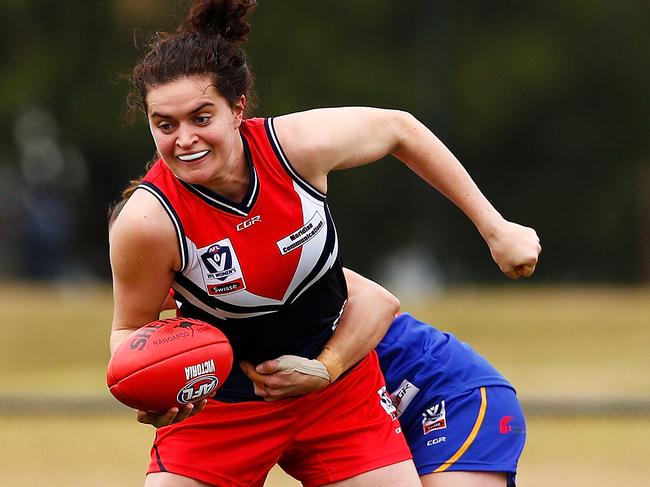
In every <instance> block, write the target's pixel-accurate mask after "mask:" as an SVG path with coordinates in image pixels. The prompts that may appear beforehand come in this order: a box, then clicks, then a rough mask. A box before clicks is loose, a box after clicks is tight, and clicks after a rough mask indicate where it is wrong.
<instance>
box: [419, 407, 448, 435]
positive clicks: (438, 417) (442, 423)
mask: <svg viewBox="0 0 650 487" xmlns="http://www.w3.org/2000/svg"><path fill="white" fill-rule="evenodd" d="M446 427H447V416H446V414H445V401H440V402H439V403H438V404H434V405H433V406H431V407H430V408H429V409H427V410H426V411H425V412H424V413H422V430H423V432H424V433H423V434H425V435H426V434H429V433H431V432H432V431H436V430H442V429H445V428H446Z"/></svg>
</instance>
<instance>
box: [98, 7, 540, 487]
mask: <svg viewBox="0 0 650 487" xmlns="http://www.w3.org/2000/svg"><path fill="white" fill-rule="evenodd" d="M253 5H254V2H252V1H234V0H231V1H226V0H221V1H219V0H213V1H197V2H194V4H193V7H192V8H191V9H190V13H189V15H188V18H187V20H186V22H185V23H184V24H183V25H182V26H181V27H180V28H179V29H178V30H177V31H176V32H174V33H170V34H159V35H158V37H157V38H156V39H154V42H153V43H152V45H151V46H150V50H149V52H148V53H147V54H146V56H145V57H144V59H143V61H142V63H141V64H139V65H138V66H136V68H135V69H134V72H133V83H134V86H135V90H134V98H133V99H135V100H136V102H137V105H139V106H140V107H141V108H142V109H143V110H144V112H145V114H146V116H147V120H148V122H149V125H150V128H151V132H152V135H153V139H154V142H155V145H156V148H157V150H158V153H159V155H160V159H159V160H158V161H157V162H156V163H155V164H154V165H153V167H152V168H151V169H150V170H149V172H148V173H147V174H146V176H145V178H144V180H143V182H142V184H141V185H140V187H139V189H138V190H137V191H135V192H134V194H133V195H132V196H131V198H130V199H129V201H128V202H127V203H126V204H125V206H124V208H123V210H122V212H121V214H120V215H119V217H118V218H117V220H116V221H115V223H114V225H113V228H112V230H111V235H110V244H111V265H112V269H113V282H114V300H115V307H114V317H113V328H112V333H111V349H112V350H114V349H115V347H117V345H119V343H120V342H121V341H122V340H123V339H124V338H125V337H126V336H127V335H128V334H129V333H131V332H132V331H133V330H134V329H135V328H137V327H139V326H142V325H144V324H145V323H148V322H150V321H152V320H154V319H156V318H157V317H158V312H159V310H160V306H161V304H162V303H163V301H164V300H165V298H166V296H167V294H168V291H169V288H170V286H171V287H173V289H174V290H175V298H176V300H177V301H178V302H179V303H180V312H181V313H182V314H183V315H185V316H192V317H195V318H199V319H203V320H206V321H209V322H211V323H213V324H215V325H216V326H218V327H219V328H220V329H222V330H223V331H224V332H225V333H226V334H227V335H228V337H229V339H230V340H231V343H232V345H233V348H234V350H235V354H236V359H237V360H246V361H248V362H251V363H254V364H255V363H261V362H263V361H265V360H268V359H272V358H275V357H278V356H280V355H296V356H300V357H305V358H308V359H312V361H311V362H310V365H311V366H313V367H315V368H317V369H320V372H322V373H323V375H326V377H327V378H328V380H329V381H330V382H331V385H329V386H328V387H327V388H325V389H323V390H322V391H320V392H318V393H316V394H309V395H306V396H302V397H299V398H296V399H290V400H287V401H278V402H263V401H260V400H259V397H258V396H256V395H255V394H254V389H253V384H252V382H251V381H250V380H249V379H248V378H247V377H246V376H245V375H244V374H243V372H241V371H239V370H234V371H233V373H232V374H231V377H230V378H229V379H228V381H227V382H226V384H225V385H224V386H223V388H222V389H221V390H220V391H219V393H218V395H217V397H216V400H211V401H208V404H207V405H205V403H202V404H200V405H199V407H198V408H197V409H202V411H201V414H194V415H192V406H187V407H186V408H184V409H183V410H181V411H178V410H175V409H173V410H171V411H169V412H167V413H164V414H160V415H156V414H145V413H144V412H143V413H141V414H140V418H141V420H142V421H144V422H149V423H151V424H154V425H156V426H160V428H159V429H158V430H157V435H156V440H155V442H154V447H153V450H152V462H151V465H150V468H149V475H148V477H147V480H146V485H148V486H162V485H165V486H166V485H170V486H186V485H187V486H198V485H206V484H207V485H261V484H262V483H263V481H264V478H265V476H266V473H267V472H268V470H269V469H270V468H271V466H272V465H273V464H275V463H276V462H278V461H280V460H281V461H282V464H283V466H285V467H287V468H288V469H290V470H291V473H292V475H294V476H296V477H297V478H299V479H300V480H301V481H302V482H303V483H304V484H305V485H326V484H333V483H336V484H337V485H351V486H353V485H373V486H381V485H391V486H395V485H417V482H418V480H417V473H416V471H415V469H414V467H413V464H412V462H411V461H410V460H409V458H410V455H409V452H408V448H407V446H406V444H405V442H404V438H403V436H402V434H401V431H400V430H399V428H398V427H397V423H395V422H394V418H393V416H392V415H391V414H390V412H389V411H388V409H389V408H388V406H387V403H386V397H385V385H384V382H383V377H382V376H381V373H380V371H379V367H378V363H377V357H376V354H375V353H374V352H372V353H371V354H369V355H368V356H366V357H365V358H364V359H363V360H361V361H360V362H359V363H358V364H357V365H355V366H354V367H352V368H351V369H350V370H349V371H348V372H347V373H346V374H345V375H343V376H341V377H338V376H339V375H340V373H341V371H342V369H344V368H345V364H342V363H341V359H340V357H339V356H338V355H337V354H336V353H333V352H332V350H331V349H328V348H323V346H324V344H325V343H326V342H327V340H328V339H329V338H330V336H331V335H332V332H333V330H334V328H336V325H337V323H338V320H339V317H340V315H341V313H342V311H343V306H344V305H345V302H346V297H347V290H346V286H345V279H344V277H343V272H342V269H341V263H340V261H339V258H338V244H337V237H336V231H335V228H334V225H333V222H332V219H331V216H330V213H329V210H328V208H327V204H326V197H325V193H326V190H327V175H328V173H329V172H330V171H332V170H335V169H345V168H349V167H354V166H359V165H363V164H368V163H370V162H373V161H376V160H378V159H380V158H382V157H383V156H385V155H388V154H393V155H394V156H396V157H397V158H398V159H400V160H402V161H403V162H404V163H405V164H407V165H408V166H409V167H411V168H412V169H413V170H414V171H415V172H416V173H418V174H419V175H420V176H421V177H422V178H423V179H425V180H426V181H428V182H429V183H430V184H431V185H432V186H434V187H436V188H437V189H438V190H440V191H441V192H443V193H444V194H445V195H446V196H447V197H449V198H450V199H451V200H452V201H453V202H454V203H455V204H456V205H458V206H459V207H460V208H461V209H462V210H463V211H464V212H465V213H466V214H467V215H468V217H469V218H470V219H471V220H472V221H473V223H474V224H475V225H476V226H477V228H478V230H479V231H480V233H481V234H482V235H483V237H484V238H485V240H486V242H487V244H488V246H489V247H490V250H491V252H492V256H493V258H494V259H495V261H496V262H497V264H498V265H499V267H500V268H501V270H502V271H503V272H505V273H506V274H507V275H508V276H510V277H513V278H516V277H519V276H528V275H530V274H532V272H533V271H534V268H535V264H536V261H537V255H538V253H539V242H538V239H537V236H536V234H535V232H534V231H533V230H532V229H529V228H525V227H522V226H519V225H516V224H514V223H510V222H508V221H506V220H504V219H503V218H502V217H501V216H500V215H499V214H498V212H497V211H496V210H495V209H494V208H493V207H492V206H491V205H490V203H489V202H488V201H487V200H486V199H485V197H483V195H482V194H481V193H480V191H479V190H478V188H477V187H476V186H475V184H474V183H473V182H472V180H471V178H470V177H469V175H468V174H467V173H466V172H465V170H464V169H463V168H462V166H461V165H460V163H459V162H458V161H457V160H456V159H455V158H454V156H453V155H452V154H451V153H450V152H449V151H448V150H447V149H446V148H445V147H444V145H443V144H442V143H441V142H440V141H439V140H438V139H437V138H436V137H435V136H434V135H433V134H432V133H431V132H430V131H429V130H428V129H427V128H426V127H424V126H423V125H422V124H421V123H419V122H418V121H417V120H415V119H414V118H413V117H412V116H410V115H409V114H406V113H404V112H399V111H393V110H380V109H372V108H339V109H321V110H313V111H309V112H303V113H295V114H291V115H284V116H281V117H277V118H270V119H265V120H263V119H246V118H245V116H244V114H245V108H246V102H247V98H248V96H249V94H250V89H251V85H252V75H251V73H250V71H249V68H248V65H247V63H246V58H245V54H244V51H243V49H242V48H241V43H242V42H243V40H245V36H246V34H247V32H248V25H247V23H246V22H245V16H246V14H247V13H248V12H249V11H250V9H251V8H252V6H253ZM314 359H315V360H314ZM381 391H383V392H384V395H382V393H381ZM190 415H192V417H191V418H189V416H190Z"/></svg>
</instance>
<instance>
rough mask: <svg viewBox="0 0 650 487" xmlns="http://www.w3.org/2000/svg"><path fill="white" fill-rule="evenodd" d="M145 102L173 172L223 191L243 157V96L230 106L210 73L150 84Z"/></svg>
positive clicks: (155, 136) (161, 150)
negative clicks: (241, 133) (240, 127)
mask: <svg viewBox="0 0 650 487" xmlns="http://www.w3.org/2000/svg"><path fill="white" fill-rule="evenodd" d="M146 101H147V118H148V119H149V127H150V129H151V134H152V135H153V139H154V142H155V143H156V148H157V149H158V152H159V154H160V155H161V157H162V158H163V160H164V161H165V163H166V164H167V166H169V168H170V169H171V170H172V172H173V173H174V174H175V175H176V176H177V177H178V178H179V179H182V180H183V181H185V182H188V183H191V184H200V185H202V186H206V187H209V188H211V189H214V190H216V191H220V190H223V189H224V187H223V183H224V181H228V180H229V179H228V176H229V175H230V174H231V173H233V172H234V171H235V169H236V168H237V165H238V164H240V163H241V162H242V161H243V160H244V157H243V146H242V143H241V138H240V135H239V126H240V125H241V121H242V117H243V113H244V104H245V98H244V96H242V97H241V98H240V100H239V101H238V102H237V103H236V104H235V106H234V107H232V106H230V104H229V103H228V101H227V100H226V99H225V98H224V97H223V96H221V95H220V94H219V92H218V91H217V89H216V87H215V86H214V85H213V84H212V81H211V80H210V78H209V77H208V76H190V77H184V78H180V79H178V80H175V81H170V82H168V83H164V84H161V85H157V86H154V87H152V88H151V89H150V90H149V92H148V93H147V100H146Z"/></svg>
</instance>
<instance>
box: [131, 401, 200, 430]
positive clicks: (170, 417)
mask: <svg viewBox="0 0 650 487" xmlns="http://www.w3.org/2000/svg"><path fill="white" fill-rule="evenodd" d="M207 403H208V400H207V399H203V400H202V401H200V402H198V403H196V404H192V403H189V404H186V405H185V406H183V407H182V408H177V407H173V408H171V409H170V410H169V411H167V412H166V413H150V412H147V411H138V414H137V419H138V423H142V424H150V425H152V426H155V427H156V428H161V427H163V426H169V425H170V424H175V423H180V422H181V421H183V420H185V419H187V418H189V417H190V416H194V415H195V414H197V413H200V412H201V411H203V409H204V408H205V405H206V404H207Z"/></svg>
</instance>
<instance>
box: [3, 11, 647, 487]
mask: <svg viewBox="0 0 650 487" xmlns="http://www.w3.org/2000/svg"><path fill="white" fill-rule="evenodd" d="M185 5H186V2H177V1H171V0H137V1H135V0H94V1H92V2H76V1H72V0H54V1H44V0H4V1H3V2H0V86H1V87H2V89H0V283H1V284H0V303H1V304H2V305H3V309H4V310H5V319H4V322H3V326H0V386H1V387H2V392H0V439H2V441H0V485H3V486H4V485H8V486H13V485H21V486H32V485H34V486H36V485H39V486H40V485H52V486H57V485H61V486H64V485H65V486H70V485H73V486H86V485H88V486H90V485H92V486H100V485H115V484H118V483H119V484H121V485H125V486H126V485H141V484H142V475H143V472H144V468H145V465H146V462H147V450H148V447H149V443H150V440H151V435H152V430H151V429H147V428H146V427H144V426H141V425H139V424H137V423H136V422H135V421H134V420H133V417H132V415H131V414H130V413H129V412H128V410H126V409H125V408H123V407H121V406H120V405H118V404H117V403H116V402H115V401H114V400H112V399H111V398H110V397H109V395H108V393H107V391H106V390H105V385H104V376H103V374H104V367H105V364H106V360H107V358H108V345H107V342H108V333H109V324H110V319H111V296H110V283H109V279H110V269H109V264H108V258H107V254H108V248H107V242H106V240H107V239H106V217H105V215H106V210H107V208H108V206H109V205H110V203H111V202H112V201H114V200H115V199H117V198H118V197H119V193H120V190H121V189H122V187H123V186H125V184H126V183H127V181H128V180H129V179H131V178H134V177H137V176H139V175H140V174H141V173H142V172H143V169H144V164H145V162H146V161H147V160H149V159H150V158H151V156H152V154H153V150H154V147H153V143H152V142H151V140H150V139H151V138H150V135H149V133H148V130H147V127H146V124H145V123H144V122H143V120H139V121H137V122H136V123H135V124H133V125H129V124H128V123H127V122H126V121H125V117H124V113H125V97H126V93H127V91H128V84H127V83H126V82H125V81H124V80H123V77H124V75H126V74H128V73H129V71H130V69H131V68H132V67H133V65H134V64H135V63H136V62H137V60H138V59H139V56H140V55H141V54H142V49H143V46H145V45H146V40H147V38H148V37H149V35H151V34H152V33H153V32H155V31H156V30H164V29H170V28H173V27H174V26H175V25H176V21H177V20H178V18H179V14H180V12H182V11H183V10H184V6H185ZM251 22H252V27H253V29H252V33H251V36H250V42H249V43H248V44H247V50H248V54H249V59H250V62H251V64H252V66H253V69H254V71H255V73H256V75H257V80H256V90H257V93H258V108H257V110H256V111H255V114H256V115H259V116H267V115H274V114H281V113H286V112H291V111H297V110H304V109H308V108H313V107H320V106H340V105H370V106H380V107H390V108H399V109H404V110H407V111H410V112H411V113H413V114H414V115H415V116H417V117H418V118H419V119H420V120H422V121H423V122H425V123H426V124H427V125H428V126H429V127H430V128H431V129H432V130H433V131H434V132H435V133H436V134H437V135H438V136H439V137H440V138H441V139H442V140H443V141H444V142H445V143H446V144H447V145H448V146H449V147H450V148H451V149H452V151H453V152H454V153H455V154H456V155H457V156H458V158H459V159H460V160H461V161H462V162H463V164H464V165H465V167H467V169H468V170H469V172H470V174H472V176H473V177H474V179H475V180H476V181H477V183H478V184H479V186H480V187H481V188H482V189H483V191H484V193H485V194H486V195H487V197H488V198H489V199H490V200H491V201H492V202H493V203H494V204H495V206H496V207H497V208H498V209H499V210H500V211H501V212H502V214H503V215H504V216H505V217H507V218H508V219H511V220H514V221H517V222H519V223H522V224H526V225H529V226H533V227H534V228H535V229H536V230H537V231H538V233H539V235H540V237H541V239H542V245H543V253H542V256H541V261H540V265H539V267H538V270H537V273H536V275H535V277H534V278H533V279H531V280H527V281H525V282H510V281H507V280H506V279H505V278H503V277H502V276H501V274H500V272H499V271H498V269H497V268H496V266H495V265H494V264H493V263H492V261H491V259H490V256H489V252H488V249H487V247H486V246H485V244H484V243H483V242H482V240H481V238H480V236H479V235H478V233H477V232H476V231H475V230H474V229H473V228H472V225H471V224H470V223H469V222H468V221H467V219H466V218H465V217H464V216H463V215H462V214H461V213H460V212H459V211H458V210H457V209H456V208H454V207H453V206H452V205H451V204H450V203H449V202H448V201H446V200H445V199H444V198H443V197H442V196H440V195H439V194H437V193H436V192H435V191H432V190H431V189H430V188H429V187H427V186H426V184H424V183H423V182H421V181H420V180H419V179H418V178H417V177H416V176H415V175H413V174H411V173H410V172H409V170H408V169H406V168H405V167H403V166H402V165H401V164H400V163H399V162H397V161H395V160H394V159H387V160H385V161H381V162H380V163H378V164H375V165H372V166H368V167H363V168H359V169H355V170H350V171H344V172H341V173H336V174H334V175H332V177H331V180H330V181H331V182H330V193H329V202H330V206H331V208H332V211H333V214H334V217H335V220H336V222H337V227H338V230H339V235H340V240H341V249H342V258H343V261H344V263H345V265H347V266H348V267H350V268H353V269H355V270H357V271H359V272H362V273H364V274H366V275H368V276H370V277H373V278H375V279H376V280H378V281H380V282H381V283H383V284H384V285H386V286H387V287H388V288H389V289H391V290H392V291H393V292H395V293H396V294H397V295H398V296H399V297H400V298H401V300H402V302H403V304H404V307H405V308H406V309H408V310H410V311H413V312H415V313H416V314H417V315H418V316H419V317H421V318H424V319H427V320H429V321H431V322H432V323H434V324H436V325H438V326H439V327H441V328H445V329H449V330H451V331H453V332H454V333H456V334H457V335H458V336H459V337H460V338H462V339H463V340H466V341H468V342H470V343H471V344H472V345H473V346H474V347H475V348H476V349H477V350H478V351H479V352H481V353H482V354H484V355H485V356H486V357H487V358H488V359H489V360H490V361H491V362H492V363H494V364H495V365H496V366H497V368H499V369H500V370H501V371H502V372H504V374H505V375H506V376H507V377H508V378H509V379H510V380H511V381H512V382H513V383H514V384H515V385H516V387H517V388H518V391H519V395H520V397H521V398H522V401H524V404H525V406H526V411H527V414H528V419H529V430H528V443H527V447H526V450H525V452H524V456H523V457H522V463H521V469H520V470H521V472H520V485H524V486H546V485H554V486H561V485H592V486H594V485H612V484H614V483H618V484H624V485H647V484H648V483H649V482H650V477H649V474H648V472H647V468H645V467H644V464H645V459H644V456H647V451H648V450H650V445H649V444H648V441H649V440H648V438H650V354H648V352H647V350H648V349H650V326H649V325H650V287H648V283H649V282H650V151H649V144H648V140H649V138H648V135H649V134H650V130H649V129H650V116H649V115H650V101H649V100H650V97H649V96H648V86H650V63H649V62H648V55H647V52H648V51H649V49H650V4H648V2H646V1H643V0H623V1H619V2H600V1H597V0H564V1H560V0H549V1H546V2H537V1H532V2H514V1H503V0H498V1H492V2H481V1H472V2H465V1H455V2H447V1H433V0H431V1H427V0H409V1H402V2H396V1H389V0H327V1H317V0H306V1H302V2H297V1H290V0H275V1H270V0H260V1H259V6H258V9H257V11H256V12H255V13H254V15H253V16H252V18H251ZM369 243H371V244H370V245H369ZM63 438H65V440H63ZM269 485H273V486H276V485H293V484H292V483H291V482H290V481H288V480H287V479H286V478H284V477H282V476H281V475H280V474H277V475H276V474H274V477H273V479H272V481H271V482H270V483H269Z"/></svg>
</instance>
